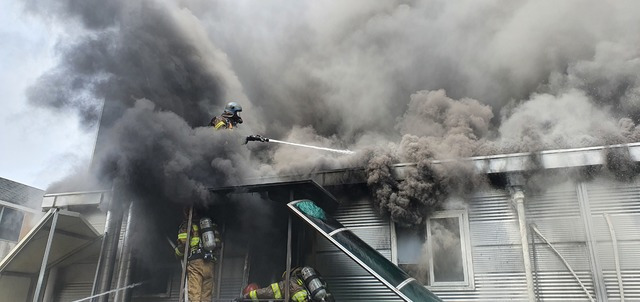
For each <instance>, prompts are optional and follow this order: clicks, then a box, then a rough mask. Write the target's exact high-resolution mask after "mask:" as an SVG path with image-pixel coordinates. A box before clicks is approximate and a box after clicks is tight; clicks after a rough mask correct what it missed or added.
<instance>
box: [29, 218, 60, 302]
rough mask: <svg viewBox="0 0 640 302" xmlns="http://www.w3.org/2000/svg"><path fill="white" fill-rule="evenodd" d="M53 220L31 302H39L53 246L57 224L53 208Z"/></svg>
mask: <svg viewBox="0 0 640 302" xmlns="http://www.w3.org/2000/svg"><path fill="white" fill-rule="evenodd" d="M50 211H53V220H51V229H49V237H48V238H47V245H46V246H45V248H44V256H43V257H42V264H40V274H39V275H38V281H37V283H36V290H35V292H34V294H33V302H38V301H40V292H41V291H42V284H43V283H44V273H45V272H46V270H47V262H48V261H49V254H50V253H51V245H52V244H53V234H55V232H56V225H57V224H58V214H59V209H57V208H54V209H51V210H50Z"/></svg>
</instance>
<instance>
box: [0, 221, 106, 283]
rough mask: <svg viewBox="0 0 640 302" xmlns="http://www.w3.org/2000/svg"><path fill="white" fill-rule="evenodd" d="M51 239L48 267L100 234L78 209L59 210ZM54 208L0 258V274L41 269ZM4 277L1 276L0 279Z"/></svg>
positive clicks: (35, 271) (33, 271)
mask: <svg viewBox="0 0 640 302" xmlns="http://www.w3.org/2000/svg"><path fill="white" fill-rule="evenodd" d="M58 215H59V216H58V221H57V225H56V228H55V233H54V240H53V242H52V245H51V251H50V254H49V257H48V261H47V267H49V266H50V265H51V264H55V263H58V262H59V261H62V260H64V259H65V257H66V256H68V255H69V254H71V253H73V252H75V251H77V250H80V249H82V248H83V247H85V246H87V245H89V244H91V243H92V242H94V240H96V238H98V237H99V236H100V234H99V233H98V232H97V231H96V230H95V229H94V228H93V226H91V225H90V224H89V223H88V222H87V221H86V220H85V219H84V218H82V217H80V214H79V213H75V212H69V211H59V213H58ZM53 216H54V212H53V211H49V212H47V214H45V215H44V217H42V219H41V220H40V222H38V224H37V225H36V226H35V227H34V228H33V229H32V230H31V231H30V232H29V233H28V234H27V235H26V236H25V237H24V238H23V239H22V240H20V242H18V244H17V245H16V247H15V248H14V249H13V250H12V251H11V252H10V253H9V255H7V256H6V257H5V258H4V259H3V260H2V262H0V276H1V275H32V276H37V274H38V272H39V271H40V266H41V262H42V261H41V260H42V259H43V257H44V253H45V246H46V244H47V239H48V236H49V230H50V229H51V223H52V218H53ZM1 282H3V279H1V278H0V283H1Z"/></svg>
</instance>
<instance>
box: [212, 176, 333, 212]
mask: <svg viewBox="0 0 640 302" xmlns="http://www.w3.org/2000/svg"><path fill="white" fill-rule="evenodd" d="M210 191H211V192H212V193H216V194H231V193H234V194H239V193H267V194H268V196H269V198H270V199H272V200H274V201H281V202H285V203H287V202H289V201H291V200H292V199H291V195H290V192H292V193H293V199H311V200H314V201H315V202H316V203H317V204H318V206H319V207H321V208H322V209H324V210H326V211H328V212H332V211H333V210H335V209H336V208H337V206H338V200H337V199H336V198H335V197H334V196H333V195H332V194H331V193H330V192H329V191H327V190H326V189H325V188H323V187H322V186H320V185H319V184H318V183H316V182H315V181H313V180H311V179H306V180H297V181H285V182H271V183H259V184H247V185H239V186H229V187H221V188H213V189H210Z"/></svg>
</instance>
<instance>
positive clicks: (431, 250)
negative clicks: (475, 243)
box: [396, 211, 473, 288]
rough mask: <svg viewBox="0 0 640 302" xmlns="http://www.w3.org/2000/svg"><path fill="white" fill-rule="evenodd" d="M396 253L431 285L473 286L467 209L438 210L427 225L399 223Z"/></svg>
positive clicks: (401, 263)
mask: <svg viewBox="0 0 640 302" xmlns="http://www.w3.org/2000/svg"><path fill="white" fill-rule="evenodd" d="M396 257H397V263H398V266H400V268H402V269H403V270H405V271H406V272H407V273H409V275H411V276H412V277H414V278H415V279H416V280H418V281H420V282H421V283H422V284H424V285H427V286H429V287H453V288H461V287H463V288H470V287H472V286H473V274H472V269H471V252H470V242H469V235H468V222H467V214H466V212H465V211H444V212H437V213H434V214H433V215H431V216H430V217H429V218H428V219H427V221H426V223H425V225H424V226H423V227H420V228H413V229H407V228H400V227H396Z"/></svg>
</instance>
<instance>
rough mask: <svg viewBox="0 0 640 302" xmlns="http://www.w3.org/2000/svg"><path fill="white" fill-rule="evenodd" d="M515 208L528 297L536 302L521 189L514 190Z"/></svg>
mask: <svg viewBox="0 0 640 302" xmlns="http://www.w3.org/2000/svg"><path fill="white" fill-rule="evenodd" d="M511 200H512V202H513V206H514V207H515V208H516V212H517V213H518V226H519V228H520V243H521V244H522V258H523V261H524V273H525V277H526V279H527V296H528V297H529V301H530V302H535V301H536V294H535V291H534V287H533V271H532V269H531V259H530V256H529V240H528V238H529V235H528V232H527V218H526V217H525V210H524V192H522V189H520V188H517V187H516V188H514V192H513V194H512V195H511Z"/></svg>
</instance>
